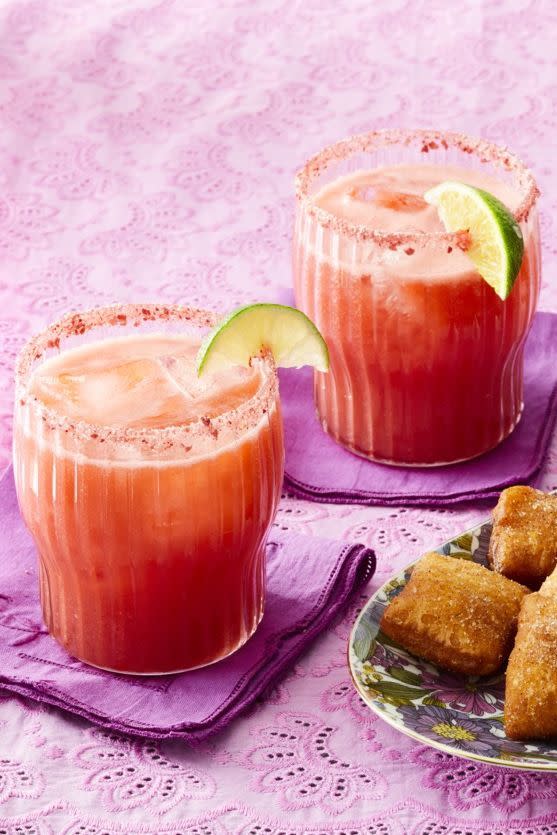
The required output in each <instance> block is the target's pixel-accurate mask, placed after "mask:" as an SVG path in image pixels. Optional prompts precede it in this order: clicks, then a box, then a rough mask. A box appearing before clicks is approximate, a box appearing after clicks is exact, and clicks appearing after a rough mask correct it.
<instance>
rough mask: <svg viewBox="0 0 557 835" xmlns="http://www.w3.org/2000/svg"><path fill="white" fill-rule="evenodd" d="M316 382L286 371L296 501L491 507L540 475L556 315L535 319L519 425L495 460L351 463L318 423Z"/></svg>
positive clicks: (290, 478) (552, 400)
mask: <svg viewBox="0 0 557 835" xmlns="http://www.w3.org/2000/svg"><path fill="white" fill-rule="evenodd" d="M478 373H481V369H478ZM312 376H313V373H312V371H310V370H308V369H304V370H302V371H299V370H294V371H292V370H284V371H281V381H280V392H281V400H282V405H283V414H284V423H285V430H286V476H285V485H286V487H287V488H288V489H289V490H290V491H291V492H292V493H294V494H296V495H298V496H300V497H302V498H304V499H313V500H314V501H321V502H335V503H339V504H344V503H348V504H368V505H374V504H380V505H399V504H404V505H428V506H434V507H448V506H450V505H455V504H458V503H461V502H466V501H471V500H474V501H478V500H482V499H489V500H492V499H494V498H496V497H497V496H498V495H499V492H500V490H502V489H503V488H504V487H508V486H509V485H511V484H532V483H533V482H534V481H535V479H536V477H537V476H538V474H539V473H540V471H541V469H542V466H543V463H544V460H545V456H546V452H547V448H548V445H549V442H550V439H551V433H552V430H553V424H554V422H555V413H556V401H557V394H556V391H557V315H555V314H552V313H538V314H537V315H536V317H535V319H534V323H533V326H532V330H531V332H530V335H529V337H528V341H527V344H526V351H525V374H524V412H523V415H522V419H521V421H520V423H519V425H518V426H517V428H516V429H515V431H514V432H513V433H512V435H511V436H510V437H509V438H507V440H506V441H504V442H503V443H502V444H500V445H499V446H498V447H497V448H496V449H494V450H493V451H492V452H488V453H486V454H485V455H482V456H481V457H480V458H476V459H474V460H472V461H469V462H467V463H462V464H452V465H450V466H446V467H435V468H425V467H424V468H414V467H389V466H386V465H384V464H375V463H372V462H370V461H365V460H364V459H362V458H359V457H358V456H356V455H353V454H352V453H350V452H348V451H347V450H345V449H344V448H343V447H341V446H339V445H338V444H336V443H335V442H334V441H333V440H332V439H331V438H330V437H329V436H328V435H327V434H326V433H325V432H324V431H323V430H322V428H321V425H320V424H319V422H318V420H317V418H316V417H315V407H314V405H313V391H312ZM472 395H473V392H472ZM439 405H440V408H442V405H443V404H442V403H441V404H439Z"/></svg>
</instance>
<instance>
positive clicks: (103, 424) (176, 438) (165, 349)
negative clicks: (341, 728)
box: [14, 305, 283, 673]
mask: <svg viewBox="0 0 557 835" xmlns="http://www.w3.org/2000/svg"><path fill="white" fill-rule="evenodd" d="M213 324H214V316H213V314H209V313H203V312H201V311H194V310H190V309H188V308H179V307H171V308H167V307H158V306H152V305H149V306H127V307H125V308H123V307H115V308H106V309H103V310H97V311H91V312H89V313H85V314H83V315H75V316H68V317H66V318H65V319H63V320H61V322H59V323H58V324H56V325H53V326H52V327H51V328H49V329H48V331H47V332H45V333H44V334H42V335H40V336H39V337H36V338H35V339H34V340H32V341H31V342H30V343H29V345H28V346H27V348H26V349H24V352H23V354H22V356H21V357H20V360H19V367H18V372H17V392H16V413H15V440H14V444H15V447H14V462H15V478H16V486H17V492H18V499H19V503H20V507H21V511H22V514H23V516H24V519H25V521H26V523H27V526H28V528H29V530H30V531H31V533H32V535H33V537H34V539H35V542H36V545H37V550H38V554H39V566H40V595H41V602H42V608H43V614H44V619H45V622H46V625H47V627H48V629H49V631H50V632H51V634H52V635H53V636H54V637H55V638H57V640H58V641H59V642H60V643H61V644H62V645H63V646H64V647H65V648H66V649H67V650H68V652H70V653H71V654H72V655H74V656H76V657H77V658H79V659H81V660H84V661H87V662H88V663H91V664H94V665H97V666H99V667H103V668H107V669H112V670H117V671H121V672H128V673H168V672H174V671H179V670H186V669H191V668H194V667H199V666H203V665H205V664H209V663H212V662H214V661H217V660H218V659H220V658H223V657H225V656H227V655H229V654H230V653H232V652H234V651H235V650H236V649H238V647H239V646H241V645H242V644H243V643H244V642H245V641H246V640H247V639H248V638H249V637H250V636H251V635H252V634H253V632H254V631H255V629H256V627H257V625H258V623H259V621H260V619H261V617H262V614H263V607H264V599H265V541H266V537H267V534H268V531H269V528H270V525H271V523H272V521H273V518H274V515H275V511H276V507H277V503H278V500H279V496H280V490H281V484H282V473H283V438H282V422H281V415H280V404H279V400H278V388H277V379H276V373H275V369H274V366H273V363H272V360H271V359H268V358H263V359H259V360H254V361H253V365H252V367H251V368H249V369H244V368H232V369H230V370H228V371H226V372H222V373H220V374H215V375H207V376H206V377H204V378H203V379H201V380H200V379H198V378H197V374H196V371H195V355H196V352H197V349H198V347H199V344H200V341H201V338H202V337H203V335H204V334H205V332H206V331H207V330H208V329H209V327H210V326H212V325H213Z"/></svg>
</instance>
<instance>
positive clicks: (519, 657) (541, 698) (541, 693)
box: [504, 587, 557, 740]
mask: <svg viewBox="0 0 557 835" xmlns="http://www.w3.org/2000/svg"><path fill="white" fill-rule="evenodd" d="M548 592H549V589H548V587H546V588H545V590H544V591H540V592H538V593H536V594H530V595H528V597H527V598H526V600H525V601H524V603H523V604H522V609H521V611H520V617H519V619H518V632H517V636H516V640H515V644H514V649H513V651H512V652H511V657H510V658H509V664H508V667H507V675H506V684H505V710H504V720H505V732H506V734H507V736H508V737H509V738H510V739H524V740H527V739H548V738H550V737H557V596H555V595H554V594H550V593H548Z"/></svg>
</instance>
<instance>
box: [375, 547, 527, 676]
mask: <svg viewBox="0 0 557 835" xmlns="http://www.w3.org/2000/svg"><path fill="white" fill-rule="evenodd" d="M528 592H529V590H528V589H526V588H524V586H520V585H519V584H518V583H514V582H513V581H512V580H507V579H506V578H505V577H501V575H500V574H495V573H494V572H493V571H489V569H487V568H484V566H482V565H478V564H476V563H474V562H471V561H469V560H462V559H456V558H454V557H445V556H441V555H440V554H436V553H429V554H425V556H423V557H422V559H421V560H420V561H419V562H418V563H417V564H416V565H415V566H414V569H413V571H412V576H411V578H410V580H409V581H408V583H407V584H406V586H405V587H404V589H403V590H402V592H401V593H400V594H399V595H398V596H397V597H395V598H394V600H392V601H391V603H390V604H389V606H388V607H387V609H386V610H385V612H384V614H383V618H382V620H381V629H382V630H383V632H384V633H385V634H386V635H388V636H389V637H390V638H392V639H393V640H394V641H397V643H399V644H401V646H403V647H404V648H405V649H407V650H409V651H410V652H412V653H413V654H414V655H417V656H419V657H420V658H425V659H426V660H427V661H432V662H433V663H434V664H437V665H438V666H439V667H443V668H444V669H446V670H451V671H452V672H456V673H463V674H465V675H475V676H481V675H489V674H490V673H494V672H495V671H496V670H498V669H499V668H500V667H501V665H502V664H503V662H504V661H506V659H507V657H508V654H509V652H510V650H511V647H512V642H513V639H514V636H515V633H516V626H517V621H518V613H519V611H520V605H521V603H522V600H523V598H524V596H525V595H527V594H528Z"/></svg>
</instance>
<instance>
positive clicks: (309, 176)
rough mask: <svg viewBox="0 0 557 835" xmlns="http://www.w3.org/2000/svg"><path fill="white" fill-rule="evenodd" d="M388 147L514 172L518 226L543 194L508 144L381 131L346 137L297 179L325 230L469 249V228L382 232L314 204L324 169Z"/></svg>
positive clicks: (300, 194) (384, 242)
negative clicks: (470, 158) (444, 152)
mask: <svg viewBox="0 0 557 835" xmlns="http://www.w3.org/2000/svg"><path fill="white" fill-rule="evenodd" d="M389 145H402V146H406V147H409V146H412V145H417V146H418V147H420V149H421V151H422V153H424V154H427V153H429V151H435V150H437V149H438V148H439V147H443V148H445V149H448V148H449V147H451V148H456V149H458V150H460V151H462V152H463V153H465V154H473V155H474V156H476V157H477V158H478V159H479V160H481V161H482V162H485V163H492V164H494V165H496V166H498V167H499V168H501V169H503V170H505V171H508V172H513V173H515V174H516V176H517V179H518V184H519V186H518V190H519V193H520V197H521V199H520V203H519V205H518V206H517V208H516V209H515V211H514V212H512V214H513V216H514V219H515V220H516V222H517V223H522V222H525V221H527V220H528V216H529V214H530V212H531V210H532V208H533V207H534V206H535V204H536V201H537V199H538V197H539V194H540V190H539V188H538V186H537V183H536V180H535V179H534V175H533V174H532V172H531V171H530V169H529V168H527V167H526V166H525V165H524V163H523V162H522V161H521V160H520V159H519V157H517V156H516V154H514V153H512V152H511V151H509V150H508V149H507V148H506V147H504V146H503V145H497V144H496V143H494V142H490V141H488V140H487V139H480V138H476V137H472V136H468V135H467V134H464V133H457V132H454V131H440V130H422V129H419V130H407V129H381V130H372V131H369V132H367V133H360V134H356V135H354V136H349V137H348V138H346V139H341V140H340V141H339V142H335V143H334V144H332V145H328V146H327V147H325V148H323V149H322V150H321V151H319V152H318V153H317V154H315V155H314V156H313V157H311V158H310V159H309V160H308V161H307V162H306V164H305V165H304V166H303V168H301V169H300V170H299V171H298V172H297V173H296V176H295V179H294V185H295V195H296V200H297V202H298V203H299V204H300V205H301V206H302V208H303V209H304V210H305V211H306V212H307V214H309V215H310V216H311V217H312V218H313V219H314V220H316V221H317V223H318V224H319V225H320V226H322V227H323V228H325V229H328V230H330V231H333V232H337V233H338V234H339V235H343V236H345V237H348V238H354V239H356V240H358V241H372V242H373V243H375V244H378V245H379V246H381V247H385V248H388V249H398V248H399V247H402V246H420V245H422V246H425V245H427V244H431V243H438V244H441V245H447V246H453V247H458V248H460V249H463V250H466V249H467V248H468V247H469V245H470V237H469V235H468V233H467V232H466V231H465V230H460V231H458V232H436V233H431V232H423V231H419V230H416V231H408V232H382V231H380V230H378V229H374V228H373V227H371V226H367V225H366V224H356V223H352V222H350V221H348V220H345V219H344V218H341V217H339V216H338V215H335V214H333V213H332V212H328V211H327V210H326V209H322V208H320V207H319V206H318V205H317V204H316V203H315V200H314V199H313V196H312V195H311V194H310V191H309V190H310V187H311V184H312V182H313V180H314V179H315V177H317V176H319V175H320V174H321V173H322V172H323V171H325V170H326V169H327V168H328V166H329V165H330V164H331V163H334V162H335V161H337V160H342V159H347V158H348V157H350V156H352V155H353V154H357V153H362V152H363V153H366V152H368V153H369V152H372V151H376V150H378V149H380V148H384V147H388V146H389Z"/></svg>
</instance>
